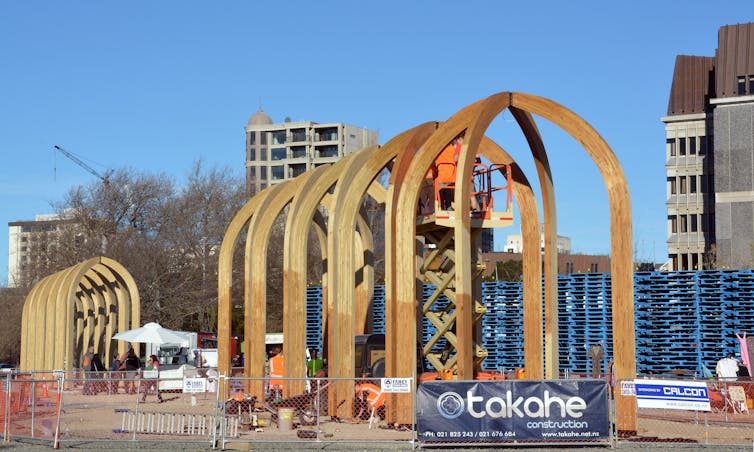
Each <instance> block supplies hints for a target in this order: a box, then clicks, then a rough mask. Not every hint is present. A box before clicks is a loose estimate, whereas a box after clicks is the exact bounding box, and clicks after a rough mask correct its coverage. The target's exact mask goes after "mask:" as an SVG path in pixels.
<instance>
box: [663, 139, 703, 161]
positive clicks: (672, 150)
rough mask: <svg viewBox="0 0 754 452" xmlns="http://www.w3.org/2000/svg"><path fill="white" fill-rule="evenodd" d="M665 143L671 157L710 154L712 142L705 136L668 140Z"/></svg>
mask: <svg viewBox="0 0 754 452" xmlns="http://www.w3.org/2000/svg"><path fill="white" fill-rule="evenodd" d="M666 143H667V147H668V153H669V154H670V156H671V157H675V156H676V155H679V156H684V155H686V154H688V155H697V154H698V155H706V154H710V155H711V154H712V140H711V139H709V138H708V137H706V136H704V137H678V138H668V139H667V141H666Z"/></svg>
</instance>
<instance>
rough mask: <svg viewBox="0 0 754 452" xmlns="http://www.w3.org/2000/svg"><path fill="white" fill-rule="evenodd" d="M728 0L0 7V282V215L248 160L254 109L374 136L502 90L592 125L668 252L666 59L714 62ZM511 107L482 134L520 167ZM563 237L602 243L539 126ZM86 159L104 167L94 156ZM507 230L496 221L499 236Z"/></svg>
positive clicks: (594, 210)
mask: <svg viewBox="0 0 754 452" xmlns="http://www.w3.org/2000/svg"><path fill="white" fill-rule="evenodd" d="M752 20H754V13H751V12H748V10H747V8H741V3H739V2H729V1H721V2H716V3H715V4H714V7H713V6H711V4H710V2H708V1H685V2H681V3H679V2H671V1H636V2H620V3H615V2H604V1H603V2H591V1H586V2H555V1H553V2H537V1H533V2H503V1H471V2H464V3H461V2H450V1H437V0H436V1H433V2H403V1H401V2H399V1H379V2H346V1H321V2H303V1H289V2H269V1H267V2H261V1H255V2H252V1H233V0H230V1H223V2H197V1H172V0H164V1H159V2H155V1H129V2H101V1H34V0H30V1H24V2H12V1H5V2H0V59H1V61H2V70H0V155H2V165H0V206H1V208H0V232H1V233H2V235H0V256H3V257H2V258H0V286H2V285H4V283H5V280H6V277H7V259H5V258H4V256H7V247H8V240H7V237H8V233H7V231H8V229H7V223H8V222H10V221H17V220H28V219H33V218H34V215H36V214H39V213H47V212H51V211H52V208H51V207H50V202H51V201H58V200H60V199H62V196H63V194H64V193H65V192H66V191H67V189H68V188H69V187H71V186H72V185H77V184H87V183H89V182H92V181H93V180H95V179H94V176H92V175H91V174H89V173H88V172H86V171H84V170H83V169H81V168H80V167H78V166H76V165H75V164H74V163H72V162H71V161H69V160H67V159H65V158H63V157H62V156H59V155H58V156H57V157H55V156H54V153H53V152H52V146H53V145H56V144H57V145H61V146H63V147H65V148H67V149H69V150H71V151H73V152H75V153H76V154H78V155H81V156H85V157H87V158H89V159H91V161H90V162H89V163H90V164H92V165H93V166H95V168H96V169H98V170H100V171H103V172H104V171H105V169H106V168H117V167H122V166H130V167H132V168H134V169H136V170H144V171H149V172H165V173H168V174H172V175H175V177H176V178H177V179H178V180H183V179H185V175H186V174H187V173H188V171H189V169H190V168H191V165H192V163H193V162H194V161H196V160H197V159H200V158H201V159H203V160H204V161H205V162H207V163H210V164H217V165H221V166H226V165H227V166H230V167H233V168H237V170H238V174H239V175H241V174H242V170H243V166H244V130H243V127H244V125H245V124H246V121H247V119H248V117H249V116H250V115H251V114H252V113H254V112H255V111H256V110H257V108H258V107H259V105H260V99H261V105H262V107H263V109H264V110H265V111H266V112H267V113H268V114H269V115H270V116H271V117H272V118H273V120H274V121H276V122H277V121H282V120H283V118H285V117H286V116H287V117H290V118H292V119H293V120H294V121H297V120H302V121H304V120H311V121H316V122H346V123H349V124H354V125H357V126H363V127H366V128H370V129H375V130H379V133H380V142H381V143H384V142H385V141H387V140H389V139H390V138H392V137H393V136H395V135H396V134H398V133H400V132H401V131H403V130H406V129H408V128H410V127H413V126H415V125H417V124H419V123H422V122H425V121H430V120H444V119H447V118H448V117H449V116H450V115H452V114H453V113H454V112H456V111H457V110H458V109H460V108H462V107H463V106H465V105H467V104H470V103H472V102H474V101H477V100H479V99H482V98H484V97H487V96H489V95H491V94H494V93H497V92H501V91H521V92H526V93H531V94H536V95H539V96H544V97H547V98H550V99H552V100H554V101H556V102H559V103H561V104H563V105H565V106H566V107H568V108H570V109H572V110H573V111H575V112H576V113H577V114H579V115H580V116H582V117H583V118H584V119H586V120H587V121H588V122H590V123H591V124H592V125H593V126H594V127H595V128H596V129H597V130H598V131H599V132H600V133H601V134H602V136H603V137H604V138H605V140H606V141H607V142H608V143H609V144H610V146H611V147H612V149H613V150H614V152H615V153H616V155H617V156H618V159H619V161H620V162H621V164H622V165H623V168H624V171H625V173H626V176H627V178H628V182H629V187H630V189H631V192H632V205H633V216H634V247H635V250H636V251H635V254H636V256H637V257H638V258H640V259H643V260H646V259H649V260H654V261H656V262H660V261H664V260H665V257H666V252H667V250H666V246H665V239H666V219H665V216H666V213H665V206H664V201H665V169H664V142H665V139H664V127H663V124H662V122H661V121H660V117H662V116H664V115H665V114H666V111H667V100H668V94H669V89H670V82H671V78H672V73H673V64H674V60H675V57H676V55H677V54H690V55H708V56H712V55H714V52H715V48H716V47H717V30H718V28H719V27H720V26H722V25H726V24H734V23H744V22H750V21H752ZM509 120H510V114H507V116H505V115H504V116H503V117H501V118H499V120H496V121H495V122H494V123H493V125H492V127H491V128H490V130H489V131H488V135H489V136H490V137H491V138H493V139H494V140H495V141H497V142H498V143H500V144H501V145H503V146H504V147H506V149H508V150H509V151H510V153H511V154H512V155H513V156H514V158H516V159H517V161H519V162H520V163H521V165H522V166H523V167H524V169H525V170H526V172H527V174H528V175H529V178H530V179H531V180H533V181H535V180H536V175H535V172H534V167H533V164H532V162H531V156H530V154H529V153H528V150H527V149H526V148H525V147H524V146H523V140H522V139H521V137H520V132H518V130H517V129H516V128H515V127H513V123H511V122H510V121H509ZM540 125H541V127H542V131H543V135H544V140H545V144H546V146H547V147H548V153H549V156H550V162H551V165H552V167H553V175H554V179H555V187H556V197H557V208H558V222H559V227H558V229H559V233H560V234H561V235H565V236H568V237H571V239H572V247H573V251H574V252H583V253H607V252H609V221H608V220H609V219H608V208H607V201H606V195H605V193H604V192H605V190H604V185H603V184H602V181H601V179H600V176H599V174H598V172H597V171H596V168H595V166H594V164H593V163H592V162H591V160H589V159H588V157H586V154H585V152H584V151H583V150H582V149H581V148H580V147H579V146H578V145H577V144H576V143H575V142H574V141H573V140H572V139H570V138H569V137H567V136H564V134H563V133H562V132H560V131H559V130H557V129H556V128H555V127H552V126H548V124H546V123H544V122H543V120H542V121H541V124H540ZM92 162H97V163H98V164H100V165H102V166H97V165H95V164H94V163H92ZM510 233H518V226H517V225H516V226H514V227H513V228H509V229H505V230H499V231H497V232H496V246H498V247H500V246H502V244H503V242H504V239H505V235H506V234H510Z"/></svg>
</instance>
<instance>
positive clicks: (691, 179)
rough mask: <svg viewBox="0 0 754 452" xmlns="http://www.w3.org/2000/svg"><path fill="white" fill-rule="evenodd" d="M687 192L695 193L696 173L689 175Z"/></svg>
mask: <svg viewBox="0 0 754 452" xmlns="http://www.w3.org/2000/svg"><path fill="white" fill-rule="evenodd" d="M689 193H696V175H692V176H689Z"/></svg>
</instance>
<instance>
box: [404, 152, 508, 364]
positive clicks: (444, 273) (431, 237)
mask: <svg viewBox="0 0 754 452" xmlns="http://www.w3.org/2000/svg"><path fill="white" fill-rule="evenodd" d="M495 172H500V173H502V175H503V177H504V181H505V185H504V186H500V187H496V186H493V185H492V175H493V173H495ZM453 185H454V184H441V183H439V182H438V181H434V183H433V184H432V191H433V193H434V202H427V199H425V200H424V202H422V200H421V199H420V201H419V205H418V207H417V218H416V232H417V235H420V236H423V237H424V244H425V253H424V260H423V263H422V265H421V267H420V270H419V272H420V274H421V278H422V281H425V282H427V283H430V284H433V285H434V286H435V289H434V291H433V292H432V293H431V294H430V295H429V297H428V298H427V301H426V302H425V303H424V305H423V306H422V315H423V316H424V317H425V318H426V319H427V321H428V322H430V323H431V324H432V325H434V327H435V328H436V332H435V333H434V334H433V335H432V336H431V337H430V338H429V340H428V341H427V342H426V344H425V345H424V347H423V350H422V352H423V355H424V358H426V359H427V361H429V363H430V364H431V365H432V367H434V368H435V370H437V371H438V372H445V373H449V372H452V371H453V370H454V369H455V368H456V358H457V357H456V344H457V340H456V335H455V321H456V305H455V301H456V293H455V288H456V284H455V275H456V269H455V261H456V259H455V242H454V229H453V228H454V225H455V219H456V217H455V215H456V214H457V211H455V210H454V209H453V207H452V203H450V202H449V201H448V200H447V199H442V198H441V194H444V193H442V192H441V190H452V193H454V192H455V187H454V186H453ZM510 187H511V169H510V165H486V164H483V163H477V164H476V165H475V166H474V188H473V190H474V191H473V192H472V195H473V196H475V197H476V198H477V201H478V203H479V207H480V209H479V210H478V211H472V212H470V221H471V240H472V241H475V240H476V238H477V237H478V236H479V234H480V233H481V232H482V230H483V229H485V228H498V227H506V226H510V225H512V224H513V206H512V204H513V202H512V199H513V198H512V196H513V194H512V192H511V189H510ZM498 191H505V192H506V194H505V206H504V207H505V209H504V210H500V211H496V210H495V208H494V200H493V194H494V193H496V192H498ZM446 193H447V192H446ZM425 196H426V195H425ZM484 270H485V266H484V265H483V264H481V263H477V265H476V266H475V268H474V269H473V271H472V275H473V278H474V281H475V284H481V277H482V274H483V273H484ZM441 295H445V297H446V298H447V300H448V303H447V304H445V303H438V300H439V299H440V296H441ZM485 312H486V308H485V307H484V305H483V304H482V303H481V302H480V301H479V300H475V301H474V314H473V320H472V321H473V322H474V326H473V331H475V332H476V333H475V338H474V340H475V345H474V366H475V368H480V367H481V363H482V361H484V359H485V358H486V357H487V351H486V350H485V349H484V348H483V347H482V346H481V338H480V335H481V319H482V317H483V316H484V313H485ZM442 339H445V341H444V345H443V348H442V351H439V352H438V351H437V349H438V348H439V344H440V343H442Z"/></svg>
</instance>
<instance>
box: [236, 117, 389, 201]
mask: <svg viewBox="0 0 754 452" xmlns="http://www.w3.org/2000/svg"><path fill="white" fill-rule="evenodd" d="M377 140H378V134H377V132H375V131H371V130H367V129H364V128H361V127H356V126H352V125H348V124H344V123H327V124H318V123H316V122H311V121H299V122H291V121H289V120H287V119H286V121H285V122H283V123H277V124H275V123H273V121H272V119H271V118H270V117H269V116H268V115H267V114H266V113H265V112H264V111H262V109H261V108H260V109H259V110H258V111H257V112H256V113H254V114H253V115H251V117H250V118H249V120H248V123H247V124H246V193H247V195H249V196H251V195H253V194H254V193H257V192H258V191H260V190H263V189H265V188H267V187H268V186H270V185H274V184H277V183H280V182H283V181H286V180H289V179H293V178H295V177H296V176H298V175H300V174H302V173H304V172H305V171H308V170H310V169H313V168H316V167H317V166H319V165H323V164H327V163H334V162H336V161H338V160H339V159H341V158H342V157H343V156H345V155H348V154H350V153H352V152H354V151H358V150H359V149H362V148H365V147H367V146H372V145H376V144H377V143H378V141H377Z"/></svg>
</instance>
